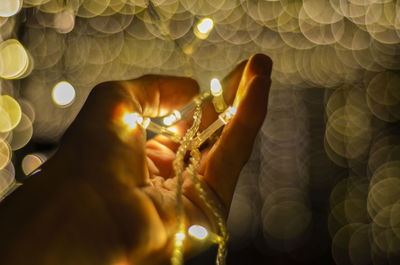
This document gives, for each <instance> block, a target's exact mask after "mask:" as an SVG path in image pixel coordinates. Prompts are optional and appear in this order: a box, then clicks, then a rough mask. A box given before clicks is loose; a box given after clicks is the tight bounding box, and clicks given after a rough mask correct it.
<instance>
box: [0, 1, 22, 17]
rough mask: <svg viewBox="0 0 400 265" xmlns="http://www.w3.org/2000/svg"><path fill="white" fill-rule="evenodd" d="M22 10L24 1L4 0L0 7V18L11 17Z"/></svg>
mask: <svg viewBox="0 0 400 265" xmlns="http://www.w3.org/2000/svg"><path fill="white" fill-rule="evenodd" d="M21 8H22V0H3V1H1V5H0V17H11V16H13V15H15V14H17V13H18V12H19V11H20V10H21Z"/></svg>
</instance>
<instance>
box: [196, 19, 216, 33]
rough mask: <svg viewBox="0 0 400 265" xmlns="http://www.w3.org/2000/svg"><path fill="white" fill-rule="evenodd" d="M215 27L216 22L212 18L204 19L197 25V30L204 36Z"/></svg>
mask: <svg viewBox="0 0 400 265" xmlns="http://www.w3.org/2000/svg"><path fill="white" fill-rule="evenodd" d="M213 27H214V21H213V20H212V19H211V18H204V19H202V20H201V21H200V22H199V23H198V24H197V30H198V31H199V32H200V33H202V34H207V33H209V32H210V31H211V30H212V28H213Z"/></svg>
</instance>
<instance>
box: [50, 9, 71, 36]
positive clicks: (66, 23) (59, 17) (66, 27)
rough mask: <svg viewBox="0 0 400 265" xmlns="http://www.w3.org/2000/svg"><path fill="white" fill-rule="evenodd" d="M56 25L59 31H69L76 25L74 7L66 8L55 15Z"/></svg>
mask: <svg viewBox="0 0 400 265" xmlns="http://www.w3.org/2000/svg"><path fill="white" fill-rule="evenodd" d="M54 26H55V29H56V30H57V31H58V32H59V33H69V32H71V31H72V29H73V28H74V26H75V15H74V11H73V10H72V9H65V10H63V11H62V12H59V13H56V14H55V15H54Z"/></svg>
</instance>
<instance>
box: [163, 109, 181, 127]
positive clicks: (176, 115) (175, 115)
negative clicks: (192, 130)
mask: <svg viewBox="0 0 400 265" xmlns="http://www.w3.org/2000/svg"><path fill="white" fill-rule="evenodd" d="M181 118H182V116H181V113H180V112H179V111H178V110H174V111H173V112H172V113H171V114H170V115H168V116H167V117H165V118H164V120H163V122H164V124H165V125H167V126H171V125H172V124H174V123H175V122H177V121H179V120H180V119H181Z"/></svg>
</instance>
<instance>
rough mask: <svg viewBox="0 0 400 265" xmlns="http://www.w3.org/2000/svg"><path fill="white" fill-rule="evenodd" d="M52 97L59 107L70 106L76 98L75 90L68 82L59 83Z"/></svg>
mask: <svg viewBox="0 0 400 265" xmlns="http://www.w3.org/2000/svg"><path fill="white" fill-rule="evenodd" d="M52 97H53V101H54V102H55V103H56V104H57V105H60V106H66V105H69V104H71V103H72V101H73V100H74V98H75V89H74V87H73V86H72V85H71V84H70V83H68V82H66V81H62V82H59V83H57V84H56V85H55V86H54V88H53V92H52Z"/></svg>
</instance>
